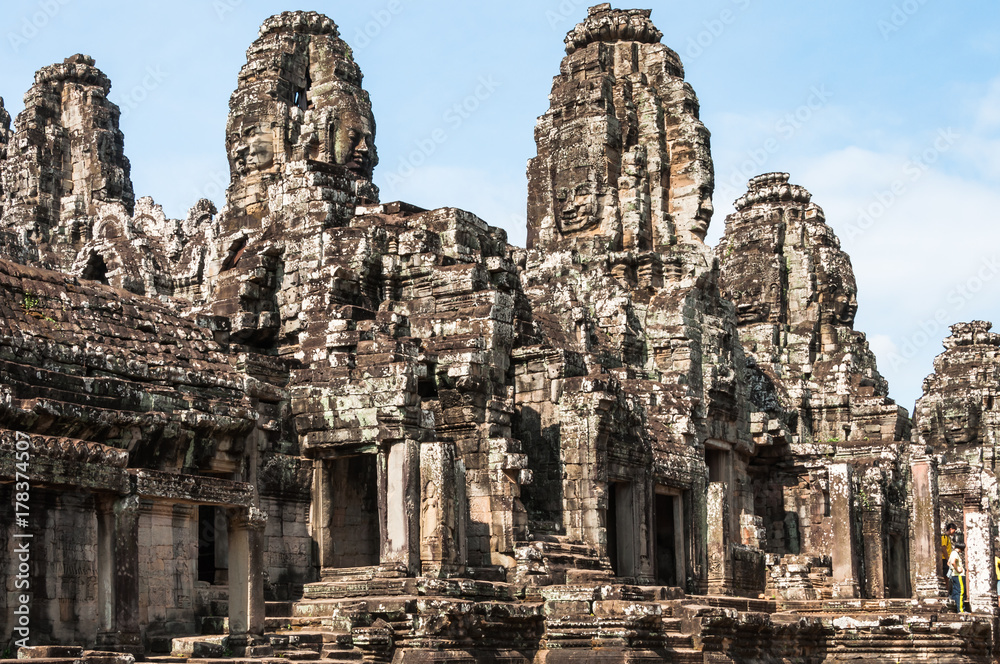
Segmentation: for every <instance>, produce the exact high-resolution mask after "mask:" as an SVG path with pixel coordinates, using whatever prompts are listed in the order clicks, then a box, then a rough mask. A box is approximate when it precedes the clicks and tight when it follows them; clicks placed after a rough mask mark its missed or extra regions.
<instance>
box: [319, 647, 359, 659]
mask: <svg viewBox="0 0 1000 664" xmlns="http://www.w3.org/2000/svg"><path fill="white" fill-rule="evenodd" d="M364 658H365V656H364V653H363V652H361V651H360V650H358V649H357V648H349V647H347V646H333V645H331V646H323V659H325V660H334V661H337V662H360V661H363V660H364Z"/></svg>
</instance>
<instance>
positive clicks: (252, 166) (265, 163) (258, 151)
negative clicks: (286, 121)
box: [247, 131, 274, 171]
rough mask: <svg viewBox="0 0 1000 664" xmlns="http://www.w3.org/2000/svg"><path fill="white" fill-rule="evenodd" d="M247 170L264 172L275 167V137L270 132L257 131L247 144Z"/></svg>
mask: <svg viewBox="0 0 1000 664" xmlns="http://www.w3.org/2000/svg"><path fill="white" fill-rule="evenodd" d="M247 143H248V145H247V149H248V152H247V168H248V169H249V170H250V171H263V170H267V169H268V168H271V166H273V165H274V136H273V135H272V134H271V132H269V131H257V132H255V133H254V134H252V135H251V136H250V139H249V141H248V142H247Z"/></svg>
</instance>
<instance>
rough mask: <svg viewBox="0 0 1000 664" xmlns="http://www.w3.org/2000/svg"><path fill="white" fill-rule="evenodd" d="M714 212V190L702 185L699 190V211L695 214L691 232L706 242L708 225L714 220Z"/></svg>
mask: <svg viewBox="0 0 1000 664" xmlns="http://www.w3.org/2000/svg"><path fill="white" fill-rule="evenodd" d="M714 214H715V206H714V205H713V204H712V192H711V190H710V189H709V188H708V187H702V188H701V189H700V190H699V191H698V211H697V212H696V213H695V215H694V223H693V224H692V225H691V234H692V235H694V236H696V237H697V238H698V239H700V240H701V241H702V242H704V241H705V236H706V235H707V234H708V225H709V224H710V223H711V222H712V215H714Z"/></svg>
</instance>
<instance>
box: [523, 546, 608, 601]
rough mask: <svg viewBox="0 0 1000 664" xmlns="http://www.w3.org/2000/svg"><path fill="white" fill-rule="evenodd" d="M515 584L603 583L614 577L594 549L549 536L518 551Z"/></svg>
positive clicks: (536, 585)
mask: <svg viewBox="0 0 1000 664" xmlns="http://www.w3.org/2000/svg"><path fill="white" fill-rule="evenodd" d="M514 555H515V559H516V560H517V567H516V568H515V570H514V580H515V583H517V584H523V585H525V586H527V587H529V588H530V587H538V586H549V585H558V584H563V583H569V584H579V583H602V582H608V581H611V580H612V579H613V578H614V573H613V572H612V570H611V567H610V565H609V564H608V562H607V561H606V560H601V558H600V557H599V556H598V555H597V551H595V550H594V549H593V548H592V547H589V546H586V545H583V544H576V543H573V542H570V541H568V540H567V538H566V537H564V536H561V535H546V536H541V537H538V538H537V539H535V540H533V541H530V542H518V543H517V545H516V547H515V554H514Z"/></svg>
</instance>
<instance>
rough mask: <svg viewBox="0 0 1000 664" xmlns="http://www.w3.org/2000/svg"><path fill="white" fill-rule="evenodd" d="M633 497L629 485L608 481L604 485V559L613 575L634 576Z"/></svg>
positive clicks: (634, 534)
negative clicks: (606, 542) (606, 505)
mask: <svg viewBox="0 0 1000 664" xmlns="http://www.w3.org/2000/svg"><path fill="white" fill-rule="evenodd" d="M634 515H635V496H634V492H633V487H632V484H630V483H628V482H612V483H611V484H610V486H609V487H608V510H607V514H606V528H607V541H608V558H609V559H610V561H611V569H612V570H614V573H615V576H619V577H622V576H625V577H628V576H635V575H636V560H635V552H636V528H635V516H634Z"/></svg>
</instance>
